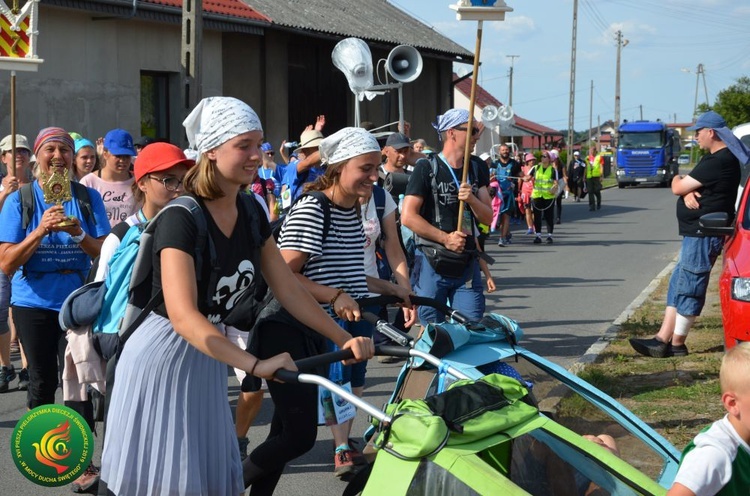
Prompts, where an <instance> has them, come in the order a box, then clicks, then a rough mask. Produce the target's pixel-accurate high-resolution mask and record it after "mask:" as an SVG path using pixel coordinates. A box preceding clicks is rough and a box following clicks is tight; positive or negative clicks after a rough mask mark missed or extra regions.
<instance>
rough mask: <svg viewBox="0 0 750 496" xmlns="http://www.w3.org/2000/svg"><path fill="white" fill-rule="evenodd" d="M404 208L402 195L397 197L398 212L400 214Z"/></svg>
mask: <svg viewBox="0 0 750 496" xmlns="http://www.w3.org/2000/svg"><path fill="white" fill-rule="evenodd" d="M403 206H404V195H403V193H402V194H400V195H398V211H399V212H401V210H402V209H403Z"/></svg>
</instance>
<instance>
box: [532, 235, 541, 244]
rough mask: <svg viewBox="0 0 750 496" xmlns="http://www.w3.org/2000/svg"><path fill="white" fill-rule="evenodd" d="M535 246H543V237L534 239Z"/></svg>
mask: <svg viewBox="0 0 750 496" xmlns="http://www.w3.org/2000/svg"><path fill="white" fill-rule="evenodd" d="M534 244H535V245H541V244H542V237H541V236H537V237H536V238H534Z"/></svg>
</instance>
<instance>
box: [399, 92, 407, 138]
mask: <svg viewBox="0 0 750 496" xmlns="http://www.w3.org/2000/svg"><path fill="white" fill-rule="evenodd" d="M398 132H399V133H404V134H406V133H405V129H404V85H403V83H399V85H398Z"/></svg>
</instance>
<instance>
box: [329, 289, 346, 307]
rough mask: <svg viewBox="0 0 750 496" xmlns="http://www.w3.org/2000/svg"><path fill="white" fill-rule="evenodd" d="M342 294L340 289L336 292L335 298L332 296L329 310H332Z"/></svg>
mask: <svg viewBox="0 0 750 496" xmlns="http://www.w3.org/2000/svg"><path fill="white" fill-rule="evenodd" d="M344 293H345V291H344V290H343V289H341V288H339V289H337V290H336V296H334V297H333V298H331V310H333V306H334V305H335V304H336V300H338V299H339V296H341V295H342V294H344Z"/></svg>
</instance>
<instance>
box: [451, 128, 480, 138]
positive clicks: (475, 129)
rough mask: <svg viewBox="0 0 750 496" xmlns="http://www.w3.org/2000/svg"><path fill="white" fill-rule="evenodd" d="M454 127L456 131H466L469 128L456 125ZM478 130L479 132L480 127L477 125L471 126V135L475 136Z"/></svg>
mask: <svg viewBox="0 0 750 496" xmlns="http://www.w3.org/2000/svg"><path fill="white" fill-rule="evenodd" d="M453 129H455V130H456V131H464V132H466V131H468V130H469V128H468V127H454V128H453ZM478 132H479V128H477V127H473V128H471V135H472V136H475V135H476V134H477V133H478Z"/></svg>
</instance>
